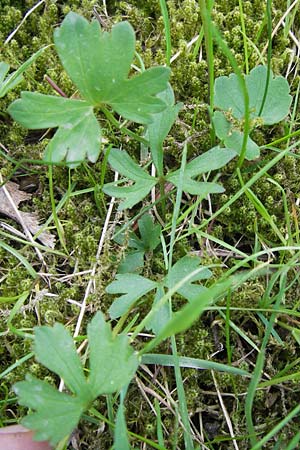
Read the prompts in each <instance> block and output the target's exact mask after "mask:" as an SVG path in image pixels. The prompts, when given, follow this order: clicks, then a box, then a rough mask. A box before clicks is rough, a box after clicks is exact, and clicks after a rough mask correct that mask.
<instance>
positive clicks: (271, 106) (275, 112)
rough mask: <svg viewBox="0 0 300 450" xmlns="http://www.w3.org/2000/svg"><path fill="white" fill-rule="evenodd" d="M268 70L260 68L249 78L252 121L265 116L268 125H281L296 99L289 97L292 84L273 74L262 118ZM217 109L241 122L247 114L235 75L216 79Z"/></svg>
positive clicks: (247, 82) (247, 80)
mask: <svg viewBox="0 0 300 450" xmlns="http://www.w3.org/2000/svg"><path fill="white" fill-rule="evenodd" d="M267 73H268V67H267V66H261V65H260V66H257V67H255V68H254V69H252V70H251V71H250V73H249V75H246V76H245V80H246V86H247V89H248V94H249V108H250V118H251V119H255V118H258V117H261V118H262V119H263V123H264V124H265V125H272V124H274V123H277V122H280V121H281V120H282V119H284V117H285V116H286V115H287V114H288V112H289V109H290V105H291V101H292V97H291V96H290V95H289V90H290V88H289V84H288V82H287V80H286V79H285V78H284V77H282V76H281V75H278V76H274V75H273V73H272V71H271V74H270V81H269V86H268V90H267V96H266V100H265V103H264V107H263V110H262V113H261V114H260V115H259V112H260V108H261V105H262V102H263V97H264V92H265V86H266V79H267ZM214 89H215V97H214V99H215V106H216V107H217V108H220V109H222V110H224V111H231V113H232V115H233V116H234V117H235V118H237V119H243V117H244V115H245V106H244V97H243V93H242V90H241V87H240V84H239V81H238V77H237V75H235V74H231V75H229V76H228V77H226V76H223V77H219V78H217V79H216V80H215V87H214Z"/></svg>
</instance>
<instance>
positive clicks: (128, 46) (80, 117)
mask: <svg viewBox="0 0 300 450" xmlns="http://www.w3.org/2000/svg"><path fill="white" fill-rule="evenodd" d="M54 42H55V47H56V49H57V52H58V55H59V57H60V59H61V62H62V64H63V66H64V68H65V69H66V71H67V73H68V75H69V76H70V78H71V79H72V81H73V82H74V84H75V85H76V87H77V88H78V90H79V92H80V94H81V96H82V98H83V100H74V99H65V98H60V97H56V96H48V95H42V94H38V93H29V92H23V93H22V96H21V99H19V100H16V101H15V102H13V103H12V104H11V105H10V107H9V109H8V111H9V113H10V114H11V116H12V117H13V118H14V119H15V120H16V121H17V122H19V123H20V124H22V125H23V126H25V127H27V128H32V129H38V128H48V127H49V128H53V127H57V126H58V127H59V130H58V131H57V133H56V134H55V136H54V138H53V140H52V142H51V143H50V144H49V146H48V147H47V148H46V151H45V159H46V160H47V161H52V162H55V163H57V162H60V161H62V160H63V159H66V162H67V164H69V166H70V167H76V166H77V165H78V164H80V162H82V161H83V160H84V158H85V156H87V158H88V159H89V160H90V161H91V162H95V161H96V160H97V158H98V156H99V152H100V143H101V129H100V126H99V124H98V122H97V119H96V117H95V116H94V112H93V111H94V107H100V108H101V107H104V106H106V105H109V106H110V107H111V108H113V109H114V110H115V111H116V112H117V113H118V114H121V115H122V116H124V117H125V118H126V119H130V120H134V121H136V122H139V123H151V122H152V120H153V114H155V113H158V112H161V111H163V110H164V109H165V107H166V104H165V103H164V101H163V100H162V99H160V98H159V97H157V96H156V95H157V94H158V93H159V92H161V91H163V90H164V89H166V88H167V83H168V79H169V76H170V69H169V68H167V67H154V68H151V69H148V70H145V71H144V72H142V73H140V74H138V75H136V76H133V77H131V78H128V74H129V71H130V68H131V63H132V61H133V58H134V51H135V35H134V31H133V28H132V27H131V25H130V24H129V23H128V22H121V23H118V24H116V25H114V26H113V27H112V30H111V32H107V31H102V30H101V27H100V25H99V22H98V21H97V20H94V21H92V22H91V23H90V22H88V21H87V20H86V19H84V18H83V17H82V16H80V15H78V14H76V13H74V12H70V13H69V14H68V15H67V16H66V17H65V19H64V20H63V22H62V25H61V27H60V28H58V29H57V30H56V31H55V32H54ZM6 72H7V66H6V65H3V64H2V66H0V77H1V76H2V78H4V76H5V74H6ZM150 189H151V188H150ZM131 203H132V202H130V201H129V204H131Z"/></svg>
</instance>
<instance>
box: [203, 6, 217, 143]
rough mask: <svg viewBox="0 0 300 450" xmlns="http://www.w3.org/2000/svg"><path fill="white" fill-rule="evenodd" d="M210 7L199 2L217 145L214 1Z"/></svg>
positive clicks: (210, 110) (214, 136)
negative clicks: (212, 16)
mask: <svg viewBox="0 0 300 450" xmlns="http://www.w3.org/2000/svg"><path fill="white" fill-rule="evenodd" d="M208 3H209V5H208V7H207V6H206V2H205V0H199V5H200V12H201V18H202V23H203V30H204V39H205V48H206V55H207V64H208V80H209V81H208V85H209V116H210V120H211V145H212V147H213V146H214V145H215V139H216V134H215V129H214V125H213V122H212V116H213V110H214V82H215V75H214V50H213V34H212V26H211V24H212V23H211V9H212V6H213V3H214V2H213V1H208Z"/></svg>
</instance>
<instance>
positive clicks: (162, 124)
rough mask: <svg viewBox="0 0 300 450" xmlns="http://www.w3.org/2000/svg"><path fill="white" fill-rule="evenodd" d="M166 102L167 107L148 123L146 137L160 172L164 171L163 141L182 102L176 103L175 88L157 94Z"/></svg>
mask: <svg viewBox="0 0 300 450" xmlns="http://www.w3.org/2000/svg"><path fill="white" fill-rule="evenodd" d="M157 97H159V98H161V99H162V100H163V101H164V102H165V103H166V105H167V106H166V108H165V109H164V110H163V111H162V112H160V113H158V114H155V115H153V118H152V123H151V124H150V125H148V131H147V134H146V137H147V138H148V139H149V143H150V150H151V156H152V161H153V163H154V165H155V166H156V169H157V171H158V173H159V174H162V173H163V142H164V140H165V138H166V137H167V135H168V133H169V131H170V129H171V127H172V125H173V124H174V122H175V120H176V118H177V115H178V112H179V111H180V109H181V108H182V104H181V103H178V104H177V105H175V104H174V103H175V98H174V93H173V89H172V88H171V86H170V85H168V87H167V89H166V90H165V91H163V92H161V93H159V94H158V95H157Z"/></svg>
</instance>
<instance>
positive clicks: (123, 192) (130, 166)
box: [103, 148, 157, 210]
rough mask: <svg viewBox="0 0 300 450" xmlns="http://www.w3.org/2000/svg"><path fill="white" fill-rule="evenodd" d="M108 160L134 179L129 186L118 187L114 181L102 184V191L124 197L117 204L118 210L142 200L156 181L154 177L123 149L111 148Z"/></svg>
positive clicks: (118, 170) (114, 166)
mask: <svg viewBox="0 0 300 450" xmlns="http://www.w3.org/2000/svg"><path fill="white" fill-rule="evenodd" d="M108 162H109V163H110V165H111V166H112V167H113V169H114V170H116V171H117V172H119V173H121V174H122V175H124V176H126V177H128V178H129V179H130V180H133V181H135V183H134V184H132V185H130V186H122V187H120V186H118V185H116V183H108V184H105V185H104V186H103V192H105V193H106V194H108V195H110V196H111V197H117V198H125V199H126V200H125V201H124V202H122V203H121V204H120V205H119V210H123V209H126V208H132V207H133V206H134V205H136V204H137V203H138V202H140V201H141V200H143V198H144V197H146V195H148V194H149V192H150V191H151V189H152V188H153V186H155V184H156V182H157V179H156V178H154V177H151V175H149V174H148V173H147V172H146V171H145V170H143V169H142V168H141V167H140V166H139V165H138V164H137V163H136V162H134V161H133V159H132V158H131V157H130V156H129V155H128V153H127V152H125V151H122V150H118V149H116V148H113V149H111V151H110V153H109V156H108Z"/></svg>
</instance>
